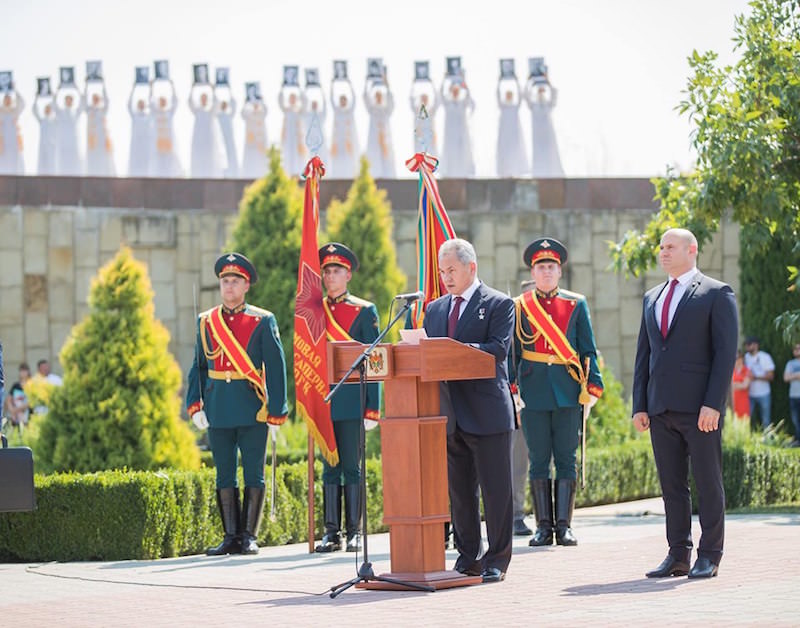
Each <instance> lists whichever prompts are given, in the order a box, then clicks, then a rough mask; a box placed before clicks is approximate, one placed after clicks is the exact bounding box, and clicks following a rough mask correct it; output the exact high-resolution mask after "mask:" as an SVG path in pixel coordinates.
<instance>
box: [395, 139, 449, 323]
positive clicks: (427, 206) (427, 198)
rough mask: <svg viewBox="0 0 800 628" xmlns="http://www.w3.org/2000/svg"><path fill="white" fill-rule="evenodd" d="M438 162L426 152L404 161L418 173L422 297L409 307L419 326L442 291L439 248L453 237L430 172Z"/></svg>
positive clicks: (418, 287) (419, 287) (418, 243)
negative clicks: (427, 308) (426, 309)
mask: <svg viewBox="0 0 800 628" xmlns="http://www.w3.org/2000/svg"><path fill="white" fill-rule="evenodd" d="M438 165H439V160H438V159H436V157H433V156H432V155H428V154H427V153H417V154H415V155H414V156H413V157H412V158H411V159H409V160H408V161H406V167H407V168H408V169H409V170H410V171H411V172H419V206H418V210H417V289H418V290H421V291H422V292H423V294H424V295H425V298H424V299H421V300H419V301H416V302H415V303H414V305H413V306H412V308H411V324H412V326H413V327H415V328H419V327H422V322H423V320H424V317H425V307H426V306H427V305H428V303H430V302H431V301H433V300H434V299H438V298H439V297H440V296H442V294H443V293H444V292H445V289H444V284H443V283H442V280H441V278H440V277H439V247H440V246H441V245H442V243H443V242H446V241H447V240H452V239H453V238H455V237H456V232H455V230H454V229H453V225H452V224H450V218H449V217H448V216H447V210H446V209H445V207H444V203H443V202H442V198H441V196H439V186H438V185H437V184H436V179H434V178H433V173H434V172H435V171H436V168H437V166H438Z"/></svg>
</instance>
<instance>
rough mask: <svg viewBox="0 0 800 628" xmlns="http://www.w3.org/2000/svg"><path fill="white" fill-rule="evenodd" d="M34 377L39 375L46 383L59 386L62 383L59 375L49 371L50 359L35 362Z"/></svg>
mask: <svg viewBox="0 0 800 628" xmlns="http://www.w3.org/2000/svg"><path fill="white" fill-rule="evenodd" d="M36 377H41V378H42V379H44V380H45V381H46V382H47V383H48V384H53V386H61V384H63V383H64V381H63V380H62V379H61V377H60V376H58V375H56V374H55V373H51V372H50V361H49V360H46V359H42V360H39V361H38V362H37V363H36Z"/></svg>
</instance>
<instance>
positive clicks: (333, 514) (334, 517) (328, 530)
mask: <svg viewBox="0 0 800 628" xmlns="http://www.w3.org/2000/svg"><path fill="white" fill-rule="evenodd" d="M322 508H323V510H324V512H325V534H324V535H323V537H322V540H321V541H320V543H319V545H317V547H315V548H314V551H315V552H338V551H339V550H340V549H342V538H341V536H340V535H339V529H340V527H341V525H342V523H341V521H342V487H341V486H339V485H338V484H323V485H322Z"/></svg>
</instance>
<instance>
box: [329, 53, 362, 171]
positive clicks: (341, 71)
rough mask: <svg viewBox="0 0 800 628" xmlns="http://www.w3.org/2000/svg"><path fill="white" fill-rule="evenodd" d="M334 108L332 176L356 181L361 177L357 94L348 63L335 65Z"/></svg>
mask: <svg viewBox="0 0 800 628" xmlns="http://www.w3.org/2000/svg"><path fill="white" fill-rule="evenodd" d="M333 68H334V70H333V81H331V106H332V108H333V134H332V137H331V149H330V153H331V155H330V168H329V169H328V172H329V176H330V177H331V178H333V179H353V178H355V177H356V176H357V175H358V168H359V166H358V157H359V155H360V148H359V145H358V130H357V129H356V116H355V107H356V92H355V90H354V89H353V84H352V83H351V82H350V79H349V78H348V77H347V65H346V62H345V61H334V62H333Z"/></svg>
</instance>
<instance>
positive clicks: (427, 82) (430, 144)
mask: <svg viewBox="0 0 800 628" xmlns="http://www.w3.org/2000/svg"><path fill="white" fill-rule="evenodd" d="M409 101H410V103H411V111H412V113H413V114H414V152H415V153H422V152H425V153H428V154H429V155H433V156H434V157H438V156H439V142H438V140H437V137H436V111H437V110H438V109H439V98H438V97H437V95H436V87H435V86H434V84H433V81H431V79H430V75H429V71H428V62H427V61H417V62H416V64H415V77H414V82H413V83H412V84H411V96H410V98H409ZM422 107H425V112H424V113H423V114H422V116H420V112H421V110H422Z"/></svg>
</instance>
